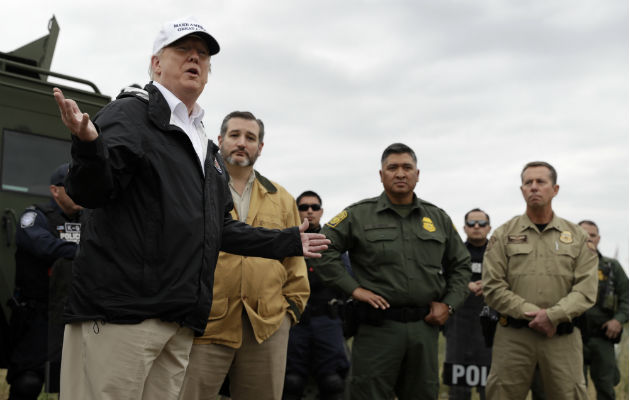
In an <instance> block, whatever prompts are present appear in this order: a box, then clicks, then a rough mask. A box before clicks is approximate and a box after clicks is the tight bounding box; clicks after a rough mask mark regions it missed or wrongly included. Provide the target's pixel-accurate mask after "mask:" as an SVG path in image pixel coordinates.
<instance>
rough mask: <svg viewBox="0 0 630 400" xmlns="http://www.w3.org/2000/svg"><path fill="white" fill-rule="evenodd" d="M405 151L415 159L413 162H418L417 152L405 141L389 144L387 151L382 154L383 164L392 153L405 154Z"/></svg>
mask: <svg viewBox="0 0 630 400" xmlns="http://www.w3.org/2000/svg"><path fill="white" fill-rule="evenodd" d="M404 153H408V154H409V155H410V156H411V158H412V159H413V162H414V163H416V164H417V163H418V159H417V158H416V153H414V151H413V150H412V149H411V147H409V146H407V145H406V144H403V143H393V144H390V145H389V146H387V148H386V149H385V151H383V155H382V156H381V164H382V163H384V162H385V160H386V159H387V157H389V155H390V154H404Z"/></svg>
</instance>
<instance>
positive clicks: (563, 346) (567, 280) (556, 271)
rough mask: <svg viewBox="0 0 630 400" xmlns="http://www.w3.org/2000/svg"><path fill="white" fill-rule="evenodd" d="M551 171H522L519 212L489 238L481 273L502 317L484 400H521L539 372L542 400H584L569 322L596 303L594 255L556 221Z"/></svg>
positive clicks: (577, 340)
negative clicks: (521, 211)
mask: <svg viewBox="0 0 630 400" xmlns="http://www.w3.org/2000/svg"><path fill="white" fill-rule="evenodd" d="M559 189H560V186H559V185H558V184H557V173H556V170H555V168H554V167H553V166H552V165H551V164H549V163H547V162H544V161H533V162H530V163H527V164H526V165H525V167H524V168H523V170H522V171H521V193H522V195H523V198H524V199H525V203H526V210H525V214H523V215H520V216H517V217H514V218H512V219H511V220H510V221H508V222H506V223H505V224H503V225H501V226H500V227H499V228H498V229H497V230H496V231H495V232H494V234H493V235H492V237H491V239H490V242H489V243H488V247H487V249H486V253H485V256H484V260H483V262H484V268H483V271H482V283H483V293H484V296H485V300H486V303H487V304H488V305H489V306H490V307H492V308H494V309H495V310H497V311H498V312H499V313H500V314H501V319H500V320H499V324H498V326H497V328H496V334H495V337H494V345H493V348H492V368H491V369H490V375H489V376H488V385H487V387H486V394H487V395H488V398H489V399H514V400H520V399H525V397H526V396H527V392H528V391H529V388H530V385H531V382H532V378H533V376H534V371H535V369H536V367H537V366H538V368H540V376H541V378H542V383H543V387H544V391H545V398H547V399H554V400H556V399H558V400H563V399H566V400H575V399H587V398H588V395H587V392H586V385H585V380H584V373H583V371H582V364H583V363H582V338H581V335H580V330H579V329H576V327H575V318H576V317H578V316H579V315H581V314H582V313H584V312H585V311H586V310H588V309H589V308H590V307H591V306H593V304H595V299H596V297H597V253H596V251H595V249H594V247H592V246H590V247H589V245H588V244H589V243H588V235H587V234H586V232H584V230H583V229H582V228H580V227H579V226H577V225H575V224H573V223H571V222H569V221H567V220H565V219H562V218H560V217H558V216H557V215H556V214H555V213H554V211H553V209H552V206H551V202H552V200H553V198H554V197H555V196H556V195H557V194H558V190H559Z"/></svg>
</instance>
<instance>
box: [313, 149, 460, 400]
mask: <svg viewBox="0 0 630 400" xmlns="http://www.w3.org/2000/svg"><path fill="white" fill-rule="evenodd" d="M380 176H381V182H382V183H383V187H384V189H385V191H384V193H382V194H381V195H380V196H379V197H375V198H371V199H366V200H362V201H360V202H358V203H355V204H353V205H351V206H349V207H348V208H346V209H345V210H344V211H342V212H341V213H340V214H338V215H337V216H336V217H334V218H333V219H332V220H331V221H330V222H328V223H327V224H326V226H324V228H323V229H322V233H324V234H325V235H326V236H327V237H328V238H329V239H330V240H331V242H332V244H331V245H330V246H329V251H327V252H325V253H323V255H322V258H321V259H319V260H317V261H316V262H315V263H314V265H313V267H314V269H315V271H316V272H317V273H318V274H319V275H320V277H321V278H322V279H323V280H324V282H325V283H328V284H332V285H333V286H335V287H336V288H338V289H340V290H342V291H343V292H345V293H347V294H348V295H352V297H353V299H354V300H355V306H354V311H355V316H357V317H358V320H359V327H358V332H357V333H356V336H355V338H354V342H353V345H352V377H351V384H350V393H351V398H352V399H391V398H393V397H394V395H395V396H397V397H398V398H399V399H400V400H407V399H435V398H437V394H438V389H439V377H438V363H437V342H438V333H439V327H440V326H441V325H443V324H444V323H445V322H446V320H447V319H448V317H449V315H450V314H452V313H453V310H454V309H456V308H457V307H458V306H459V305H460V304H461V303H462V302H463V301H464V299H465V298H466V296H467V295H468V288H467V284H468V281H469V280H470V275H471V272H470V255H469V253H468V251H467V250H466V247H465V246H464V244H463V243H462V240H461V238H460V237H459V235H458V233H457V231H456V230H455V227H454V226H453V223H452V222H451V219H450V218H449V217H448V215H446V213H445V212H444V211H443V210H442V209H440V208H438V207H436V206H434V205H433V204H431V203H428V202H426V201H423V200H420V199H419V198H417V197H416V195H415V194H414V191H413V190H414V188H415V186H416V183H417V182H418V176H419V170H418V168H417V159H416V155H415V153H414V152H413V150H412V149H411V148H409V147H408V146H406V145H404V144H401V143H395V144H392V145H390V146H389V147H387V149H385V151H384V152H383V156H382V158H381V170H380ZM345 251H348V252H349V255H350V260H351V263H352V270H353V275H350V274H349V273H348V272H347V271H346V269H345V268H344V266H343V264H342V262H341V259H340V256H341V254H342V253H343V252H345Z"/></svg>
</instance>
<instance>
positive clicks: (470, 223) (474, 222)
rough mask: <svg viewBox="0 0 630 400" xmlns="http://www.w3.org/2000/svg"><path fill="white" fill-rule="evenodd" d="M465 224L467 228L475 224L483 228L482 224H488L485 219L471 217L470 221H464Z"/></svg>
mask: <svg viewBox="0 0 630 400" xmlns="http://www.w3.org/2000/svg"><path fill="white" fill-rule="evenodd" d="M466 225H467V226H468V227H469V228H473V227H474V226H475V225H479V227H480V228H483V227H484V226H487V225H488V221H485V220H483V219H479V220H477V219H471V220H470V221H466Z"/></svg>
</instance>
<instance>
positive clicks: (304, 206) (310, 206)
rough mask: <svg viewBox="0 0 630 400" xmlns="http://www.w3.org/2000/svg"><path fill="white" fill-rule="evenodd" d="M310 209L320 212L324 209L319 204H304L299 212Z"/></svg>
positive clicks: (299, 208)
mask: <svg viewBox="0 0 630 400" xmlns="http://www.w3.org/2000/svg"><path fill="white" fill-rule="evenodd" d="M309 208H312V209H313V211H319V210H321V209H322V206H321V205H319V204H306V203H302V204H300V205H299V206H298V210H300V211H308V209H309Z"/></svg>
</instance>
